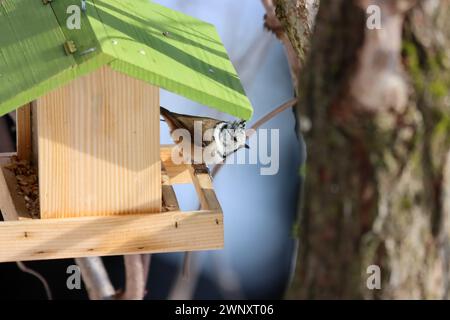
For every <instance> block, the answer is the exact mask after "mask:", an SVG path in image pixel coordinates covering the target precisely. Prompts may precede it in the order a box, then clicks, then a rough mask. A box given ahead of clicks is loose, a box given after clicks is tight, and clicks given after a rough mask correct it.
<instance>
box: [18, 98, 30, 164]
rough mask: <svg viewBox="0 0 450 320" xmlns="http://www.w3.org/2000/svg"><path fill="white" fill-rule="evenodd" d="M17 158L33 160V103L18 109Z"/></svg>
mask: <svg viewBox="0 0 450 320" xmlns="http://www.w3.org/2000/svg"><path fill="white" fill-rule="evenodd" d="M16 119H17V120H16V128H17V129H16V130H17V157H18V158H19V159H20V160H27V161H30V160H31V103H29V104H26V105H24V106H23V107H21V108H19V109H17V117H16Z"/></svg>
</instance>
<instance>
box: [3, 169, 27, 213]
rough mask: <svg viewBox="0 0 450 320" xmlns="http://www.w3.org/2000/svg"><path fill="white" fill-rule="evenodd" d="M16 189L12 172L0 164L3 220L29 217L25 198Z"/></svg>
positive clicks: (15, 181)
mask: <svg viewBox="0 0 450 320" xmlns="http://www.w3.org/2000/svg"><path fill="white" fill-rule="evenodd" d="M17 190H18V186H17V180H16V177H15V175H14V173H13V172H11V171H9V170H8V169H6V168H4V165H0V209H1V210H2V215H3V219H4V220H5V221H15V220H24V219H31V216H30V214H29V212H28V209H27V207H26V204H25V200H24V199H23V197H21V196H19V195H18V194H17Z"/></svg>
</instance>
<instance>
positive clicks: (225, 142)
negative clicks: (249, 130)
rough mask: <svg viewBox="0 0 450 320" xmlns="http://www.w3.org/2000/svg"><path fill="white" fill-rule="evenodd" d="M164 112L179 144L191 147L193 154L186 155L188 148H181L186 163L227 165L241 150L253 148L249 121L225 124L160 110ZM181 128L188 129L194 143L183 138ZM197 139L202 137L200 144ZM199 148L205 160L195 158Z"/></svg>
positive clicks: (163, 109) (173, 135)
mask: <svg viewBox="0 0 450 320" xmlns="http://www.w3.org/2000/svg"><path fill="white" fill-rule="evenodd" d="M160 113H161V116H162V117H163V119H164V121H165V122H166V123H167V125H168V127H169V130H170V135H171V137H172V139H173V140H174V142H175V144H177V145H179V146H180V145H184V144H185V143H187V145H189V146H190V148H191V150H189V151H190V152H186V150H185V149H186V148H184V149H183V148H181V152H183V153H184V154H183V159H184V161H185V162H192V160H194V163H205V164H217V163H221V162H223V161H224V160H225V159H226V158H227V157H228V156H229V155H231V154H233V153H234V152H236V151H237V150H239V149H241V148H247V149H249V146H248V145H247V144H246V141H247V135H246V131H245V127H246V121H245V120H239V121H231V122H230V121H222V120H217V119H213V118H207V117H199V116H192V115H185V114H180V113H175V112H171V111H169V110H167V109H166V108H164V107H160ZM196 122H197V123H198V124H197V125H196ZM196 128H201V132H195V130H196ZM179 129H182V130H185V133H186V134H188V135H187V136H188V137H189V138H190V141H187V142H186V141H183V139H181V136H182V137H183V138H184V137H185V135H183V134H181V135H180V131H178V130H179ZM196 136H201V137H202V139H201V141H196V139H195V137H196ZM185 146H186V145H185ZM195 147H200V148H201V151H202V153H201V154H202V156H203V159H192V155H194V156H195V155H196V153H195V150H194V149H195ZM186 153H187V154H186ZM199 160H202V161H199Z"/></svg>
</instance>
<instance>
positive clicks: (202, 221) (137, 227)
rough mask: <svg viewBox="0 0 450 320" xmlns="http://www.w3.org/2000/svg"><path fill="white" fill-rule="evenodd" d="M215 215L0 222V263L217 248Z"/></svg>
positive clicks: (219, 227)
mask: <svg viewBox="0 0 450 320" xmlns="http://www.w3.org/2000/svg"><path fill="white" fill-rule="evenodd" d="M223 245H224V238H223V215H222V214H221V213H219V212H204V211H201V212H189V213H187V212H170V213H162V214H141V215H124V216H108V217H80V218H65V219H39V220H24V221H10V222H1V223H0V262H8V261H26V260H44V259H62V258H71V257H87V256H105V255H123V254H138V253H157V252H177V251H191V250H214V249H221V248H223Z"/></svg>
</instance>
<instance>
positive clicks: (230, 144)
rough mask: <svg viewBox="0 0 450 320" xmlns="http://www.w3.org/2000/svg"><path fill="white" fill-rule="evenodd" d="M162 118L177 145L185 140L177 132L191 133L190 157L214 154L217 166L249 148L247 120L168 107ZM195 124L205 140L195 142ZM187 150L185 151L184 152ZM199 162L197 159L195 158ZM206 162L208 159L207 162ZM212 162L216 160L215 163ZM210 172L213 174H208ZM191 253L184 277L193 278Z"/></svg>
mask: <svg viewBox="0 0 450 320" xmlns="http://www.w3.org/2000/svg"><path fill="white" fill-rule="evenodd" d="M160 113H161V116H162V117H163V118H164V121H165V122H166V123H167V125H168V127H169V131H170V135H171V136H172V139H173V140H174V142H175V143H176V144H177V145H179V144H181V143H183V141H182V139H180V136H179V135H178V133H177V130H178V129H184V130H187V131H186V132H187V133H189V137H190V139H191V140H190V141H189V142H188V143H189V144H190V148H191V150H190V155H192V154H194V155H195V151H194V147H195V146H197V147H200V148H202V154H207V155H210V156H211V157H210V158H209V159H208V160H210V161H209V162H210V163H206V164H217V163H221V162H223V161H225V159H226V158H227V157H228V156H229V155H231V154H233V153H234V152H236V151H237V150H239V149H241V148H246V149H249V148H250V147H249V146H248V145H247V144H246V141H247V134H246V131H245V127H246V121H245V120H240V121H232V122H228V121H221V120H217V119H213V118H207V117H199V116H191V115H185V114H180V113H175V112H171V111H169V110H167V109H166V108H164V107H160ZM195 122H200V123H201V128H202V132H201V137H202V141H196V140H195V136H196V135H195V129H196V126H195ZM183 150H184V149H183ZM184 160H185V161H190V160H192V159H190V157H185V158H184ZM194 160H197V159H194ZM203 160H205V159H203ZM211 160H212V161H211ZM192 165H193V167H194V170H195V172H197V170H200V171H201V170H202V167H200V169H199V168H198V164H197V163H192ZM208 173H209V172H208ZM190 258H191V253H190V252H186V253H185V255H184V259H183V268H182V269H183V275H184V277H187V276H188V275H189V264H190Z"/></svg>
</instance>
